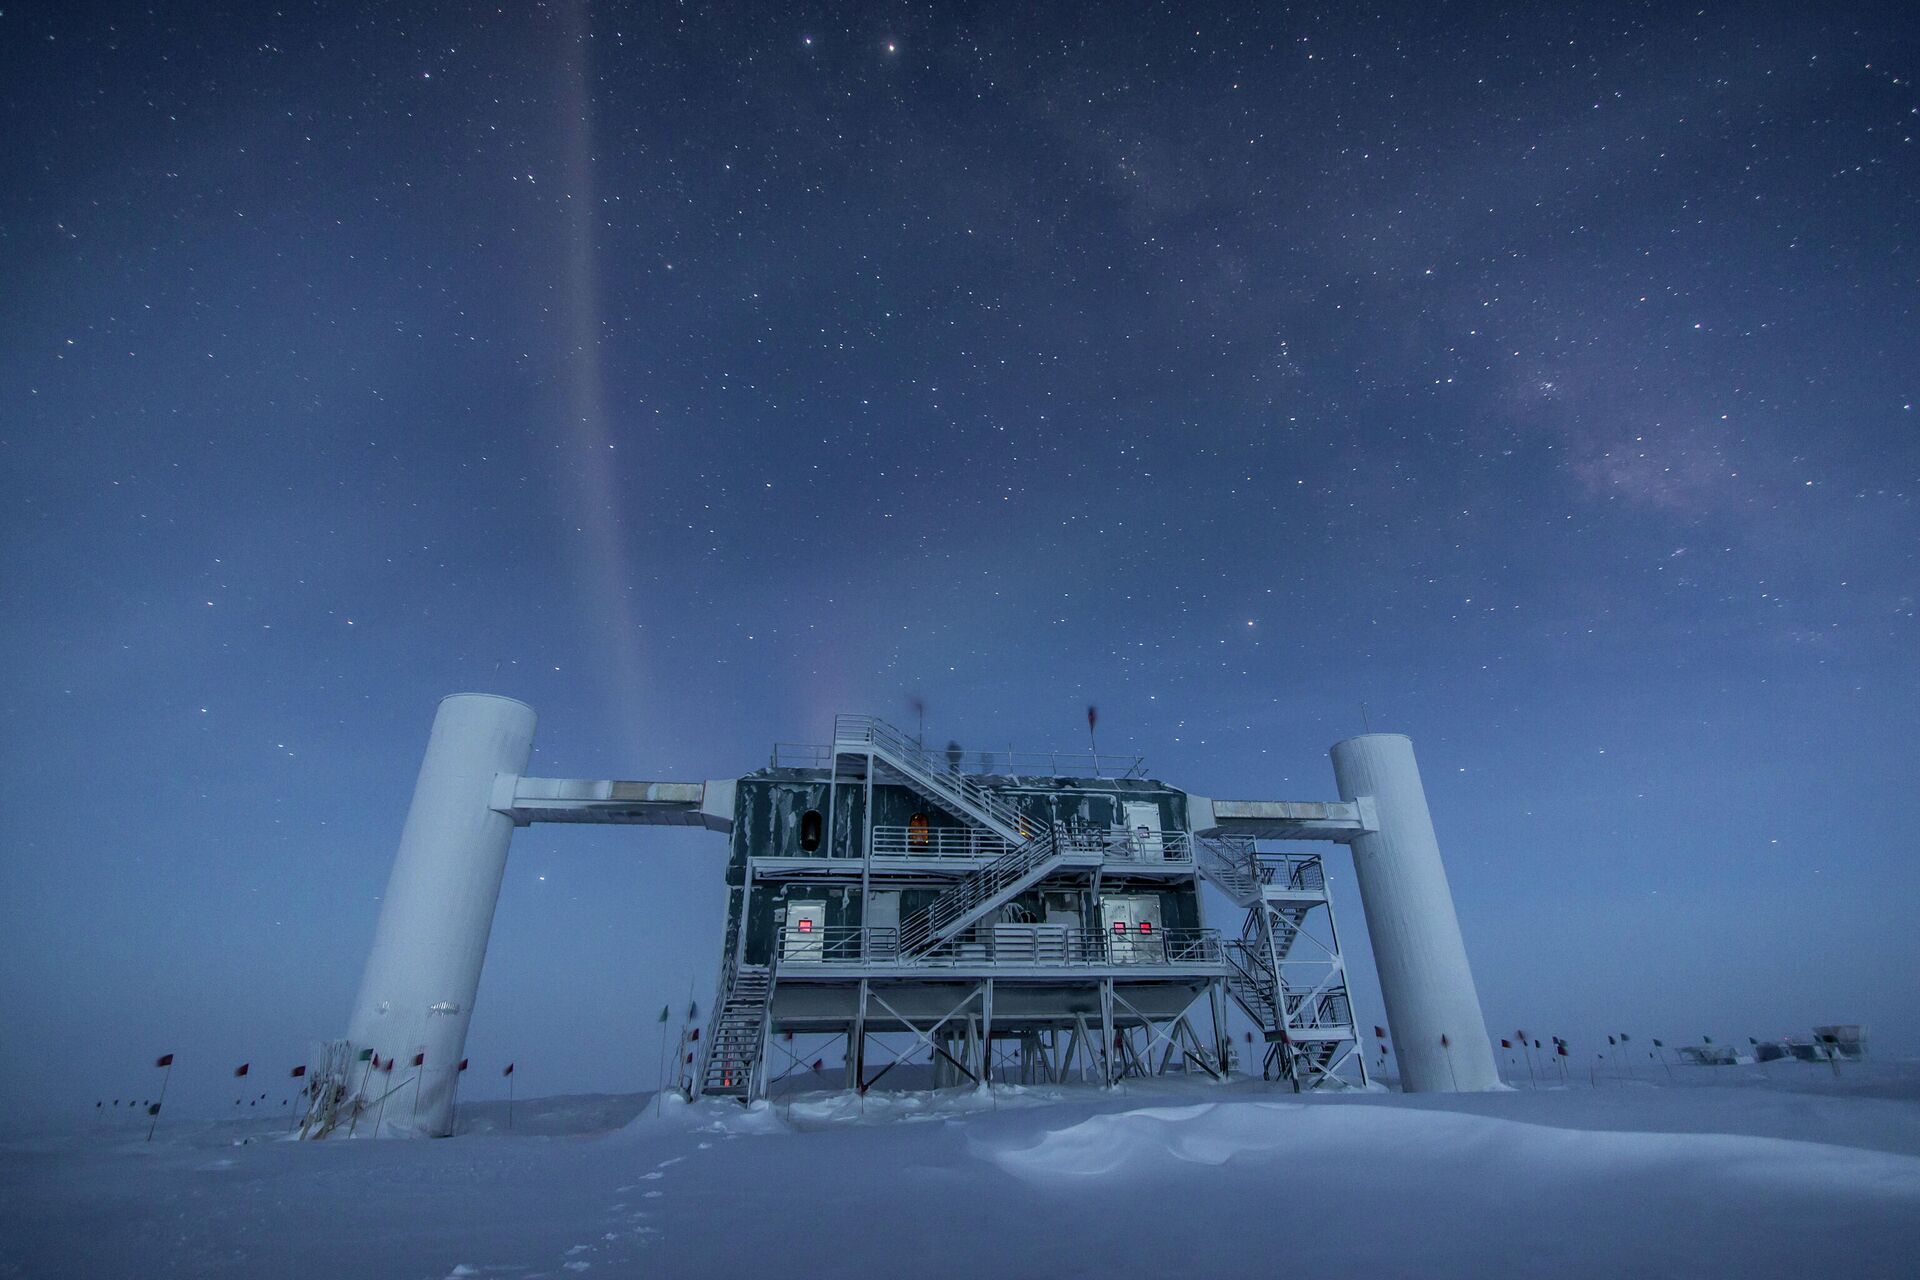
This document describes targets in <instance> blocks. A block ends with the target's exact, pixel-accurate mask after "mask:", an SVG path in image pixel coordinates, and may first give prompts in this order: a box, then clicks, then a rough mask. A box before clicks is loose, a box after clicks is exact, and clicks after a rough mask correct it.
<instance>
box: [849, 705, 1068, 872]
mask: <svg viewBox="0 0 1920 1280" xmlns="http://www.w3.org/2000/svg"><path fill="white" fill-rule="evenodd" d="M833 741H834V748H835V750H838V749H839V748H840V746H841V745H842V744H843V743H864V744H866V745H867V746H869V747H872V748H874V749H877V750H879V751H881V752H883V753H885V754H886V755H888V756H890V757H892V758H893V760H894V761H895V763H897V764H899V765H901V766H903V767H904V768H905V769H906V770H907V771H908V772H909V773H910V774H911V775H912V776H913V777H914V778H915V780H916V781H918V782H920V783H922V784H923V785H925V786H927V787H929V788H931V789H932V790H933V791H935V792H936V793H938V794H939V795H940V796H941V797H943V798H945V799H947V800H949V801H951V802H953V803H954V804H956V805H959V806H960V807H961V808H962V809H963V810H968V809H970V810H971V812H970V813H967V814H966V815H965V816H968V817H971V818H972V819H973V820H975V821H976V822H979V823H980V825H982V826H984V827H989V828H992V829H994V830H995V831H996V832H997V833H998V834H999V835H1001V836H1003V837H1005V838H1006V839H1008V840H1012V841H1020V840H1025V839H1027V838H1028V835H1027V831H1028V828H1029V827H1030V826H1031V825H1032V824H1031V822H1030V820H1029V819H1028V818H1026V816H1025V815H1023V814H1021V813H1020V812H1018V811H1017V810H1015V809H1014V808H1012V807H1011V806H1009V805H1007V804H1005V803H1003V802H1002V801H1000V800H999V799H998V798H997V797H995V796H994V795H993V793H992V792H991V791H989V790H988V789H987V788H985V787H983V786H981V785H980V784H979V783H977V782H975V781H974V780H973V779H972V778H970V777H969V776H967V775H966V774H964V773H961V772H959V771H958V770H956V769H952V768H949V767H948V766H947V765H946V764H945V763H944V762H943V761H941V760H940V758H939V756H938V755H937V754H936V753H934V752H931V751H928V750H927V748H926V746H925V744H923V743H919V742H915V741H914V740H913V739H911V738H909V737H907V735H906V734H904V733H902V732H900V730H898V729H896V728H894V727H893V726H892V725H890V724H888V723H887V722H886V721H885V720H882V719H880V718H879V717H878V716H860V715H844V716H835V717H834V721H833Z"/></svg>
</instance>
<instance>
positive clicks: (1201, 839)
mask: <svg viewBox="0 0 1920 1280" xmlns="http://www.w3.org/2000/svg"><path fill="white" fill-rule="evenodd" d="M1253 849H1254V846H1253V841H1251V840H1223V839H1220V838H1219V837H1217V836H1196V837H1195V838H1194V841H1193V865H1194V866H1195V867H1197V868H1199V871H1200V874H1201V875H1203V876H1205V877H1206V878H1207V879H1208V880H1210V881H1212V882H1213V883H1214V884H1215V885H1216V886H1218V887H1219V889H1220V891H1221V892H1222V893H1224V894H1226V895H1227V896H1228V897H1229V898H1232V899H1233V901H1234V903H1235V904H1236V905H1238V906H1242V907H1252V906H1254V905H1256V904H1257V903H1259V901H1260V898H1261V896H1262V895H1261V892H1260V883H1261V882H1260V869H1259V862H1258V859H1257V858H1256V857H1255V855H1254V851H1253Z"/></svg>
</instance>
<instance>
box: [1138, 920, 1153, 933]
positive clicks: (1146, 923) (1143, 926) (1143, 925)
mask: <svg viewBox="0 0 1920 1280" xmlns="http://www.w3.org/2000/svg"><path fill="white" fill-rule="evenodd" d="M1140 932H1142V933H1152V932H1153V922H1152V921H1151V920H1142V921H1141V922H1140Z"/></svg>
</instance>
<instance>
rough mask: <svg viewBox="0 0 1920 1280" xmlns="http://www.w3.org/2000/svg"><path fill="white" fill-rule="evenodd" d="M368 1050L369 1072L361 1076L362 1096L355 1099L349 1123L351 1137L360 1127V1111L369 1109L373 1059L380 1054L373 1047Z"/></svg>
mask: <svg viewBox="0 0 1920 1280" xmlns="http://www.w3.org/2000/svg"><path fill="white" fill-rule="evenodd" d="M366 1052H367V1056H366V1064H367V1073H366V1074H365V1075H363V1076H361V1077H360V1096H359V1097H358V1098H357V1099H355V1101H354V1108H353V1119H352V1120H351V1121H349V1122H348V1124H347V1136H348V1137H349V1138H351V1137H352V1136H353V1131H354V1130H355V1129H358V1128H359V1127H360V1113H361V1112H362V1111H365V1110H366V1109H367V1082H368V1081H370V1080H372V1079H373V1060H374V1059H375V1058H377V1057H379V1056H380V1055H379V1054H377V1053H375V1052H374V1051H373V1050H371V1049H368V1050H367V1051H366Z"/></svg>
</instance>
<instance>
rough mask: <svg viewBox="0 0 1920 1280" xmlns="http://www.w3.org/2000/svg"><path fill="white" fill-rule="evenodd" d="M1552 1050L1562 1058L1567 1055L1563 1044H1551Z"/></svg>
mask: <svg viewBox="0 0 1920 1280" xmlns="http://www.w3.org/2000/svg"><path fill="white" fill-rule="evenodd" d="M1553 1051H1554V1052H1555V1053H1557V1054H1559V1055H1560V1056H1561V1057H1563V1058H1564V1057H1566V1056H1567V1046H1565V1045H1564V1044H1557V1045H1555V1046H1553Z"/></svg>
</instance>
